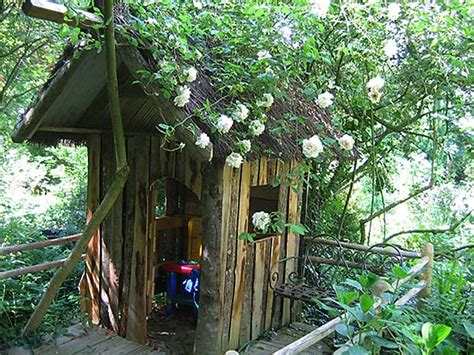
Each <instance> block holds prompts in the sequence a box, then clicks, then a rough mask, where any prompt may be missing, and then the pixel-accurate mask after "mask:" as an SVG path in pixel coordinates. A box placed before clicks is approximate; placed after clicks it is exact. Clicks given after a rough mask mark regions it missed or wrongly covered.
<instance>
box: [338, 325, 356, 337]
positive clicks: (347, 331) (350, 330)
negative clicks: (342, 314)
mask: <svg viewBox="0 0 474 355" xmlns="http://www.w3.org/2000/svg"><path fill="white" fill-rule="evenodd" d="M336 332H337V333H338V334H340V335H342V336H344V337H346V338H351V337H352V335H353V334H354V327H353V326H352V325H347V324H345V323H339V324H338V325H336Z"/></svg>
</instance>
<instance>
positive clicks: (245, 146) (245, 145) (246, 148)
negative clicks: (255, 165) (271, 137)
mask: <svg viewBox="0 0 474 355" xmlns="http://www.w3.org/2000/svg"><path fill="white" fill-rule="evenodd" d="M238 145H239V147H240V150H241V151H242V153H244V154H246V153H248V152H250V149H252V143H250V140H248V139H244V140H243V141H240V142H239V143H238Z"/></svg>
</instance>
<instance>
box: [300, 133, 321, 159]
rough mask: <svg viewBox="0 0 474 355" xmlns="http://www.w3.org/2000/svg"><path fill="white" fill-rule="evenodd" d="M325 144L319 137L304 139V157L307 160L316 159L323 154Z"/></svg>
mask: <svg viewBox="0 0 474 355" xmlns="http://www.w3.org/2000/svg"><path fill="white" fill-rule="evenodd" d="M323 149H324V148H323V143H322V142H321V140H320V139H319V137H318V136H317V135H314V136H312V137H311V138H309V139H303V155H304V156H305V157H306V158H316V157H317V156H318V155H319V154H320V153H322V152H323Z"/></svg>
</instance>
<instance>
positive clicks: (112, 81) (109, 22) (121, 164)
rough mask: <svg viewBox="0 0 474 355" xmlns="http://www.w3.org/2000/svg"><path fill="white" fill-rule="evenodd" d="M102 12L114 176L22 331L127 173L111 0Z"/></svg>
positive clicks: (35, 318)
mask: <svg viewBox="0 0 474 355" xmlns="http://www.w3.org/2000/svg"><path fill="white" fill-rule="evenodd" d="M104 10H105V11H104V16H105V23H106V32H105V52H106V60H107V91H108V94H109V107H110V118H111V121H112V131H113V136H114V148H115V157H116V160H117V172H116V175H115V177H114V181H113V182H112V184H111V186H110V188H109V190H108V191H107V194H106V195H105V197H104V199H103V201H102V202H101V203H100V205H99V207H98V208H97V210H96V211H95V213H94V215H93V216H92V218H91V219H90V221H89V223H88V224H87V226H86V229H85V231H84V233H83V234H82V237H81V239H79V241H78V242H77V244H76V246H75V247H74V249H73V250H72V252H71V255H69V257H68V258H67V260H66V261H65V262H64V264H63V266H62V267H61V268H60V269H59V270H58V271H57V272H56V274H54V276H53V278H52V279H51V281H50V283H49V286H48V288H47V289H46V292H45V293H44V294H43V296H42V297H41V300H40V302H39V304H38V306H37V307H36V309H35V310H34V312H33V314H32V315H31V317H30V319H29V320H28V323H27V324H26V326H25V328H24V329H23V334H25V333H27V332H30V331H33V330H35V329H37V328H38V326H39V325H40V323H41V320H42V319H43V317H44V315H45V314H46V311H47V310H48V307H49V306H50V304H51V302H52V301H53V299H54V297H55V296H56V294H57V292H58V290H59V287H60V286H61V285H62V283H63V282H64V280H65V279H66V278H67V277H68V276H69V274H70V273H71V272H72V271H73V269H74V267H75V266H76V264H77V263H78V262H79V260H80V259H81V255H82V253H83V252H84V250H85V249H86V247H87V244H88V243H89V240H90V239H91V238H92V236H93V235H94V234H95V232H96V231H97V229H98V228H99V226H100V224H101V223H102V221H103V220H104V218H105V217H106V216H107V214H108V213H109V211H110V210H111V208H112V207H113V205H114V204H115V201H116V200H117V198H118V197H119V195H120V193H121V192H122V190H123V187H124V186H125V182H126V181H127V178H128V175H129V168H128V165H127V154H126V148H125V136H124V132H123V122H122V114H121V111H120V97H119V92H118V80H117V59H116V54H115V33H114V15H113V0H105V6H104Z"/></svg>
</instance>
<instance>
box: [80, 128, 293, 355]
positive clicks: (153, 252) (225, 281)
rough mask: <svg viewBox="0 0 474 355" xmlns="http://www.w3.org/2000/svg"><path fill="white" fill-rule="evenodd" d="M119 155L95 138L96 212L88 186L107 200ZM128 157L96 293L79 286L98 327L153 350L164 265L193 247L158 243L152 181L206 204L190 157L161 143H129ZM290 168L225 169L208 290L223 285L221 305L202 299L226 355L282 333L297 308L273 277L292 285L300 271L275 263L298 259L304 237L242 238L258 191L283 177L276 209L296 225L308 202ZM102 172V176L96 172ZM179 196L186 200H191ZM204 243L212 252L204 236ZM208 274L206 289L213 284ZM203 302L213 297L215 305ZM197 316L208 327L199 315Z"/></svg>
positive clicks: (96, 255) (90, 270)
mask: <svg viewBox="0 0 474 355" xmlns="http://www.w3.org/2000/svg"><path fill="white" fill-rule="evenodd" d="M112 147H113V145H112V142H111V138H110V137H107V136H102V138H101V141H98V138H96V141H95V143H92V145H91V146H90V152H91V156H90V172H89V185H90V188H89V193H90V198H89V200H90V201H89V204H88V206H89V208H90V209H93V208H94V203H96V202H94V201H95V200H93V197H94V189H93V188H91V187H93V186H96V189H97V186H100V190H99V191H100V198H103V195H104V194H105V192H106V190H107V188H108V186H109V185H110V183H111V181H112V179H113V175H114V172H115V166H114V155H113V149H112ZM127 154H128V160H129V165H130V169H131V172H130V177H129V180H128V181H127V184H126V186H125V190H124V193H123V196H122V197H121V198H120V199H119V201H118V202H117V204H116V206H114V208H113V210H112V212H111V214H110V215H109V216H108V217H107V219H106V220H105V221H104V223H103V224H102V226H101V231H100V243H98V242H97V240H96V242H95V244H91V245H90V249H89V253H88V262H87V265H88V267H87V272H86V275H85V277H84V280H85V281H84V282H87V283H90V285H85V286H86V287H81V290H83V293H84V294H86V295H90V297H91V301H92V302H89V303H87V304H86V306H85V307H86V308H87V310H88V311H89V312H90V313H91V314H92V315H94V314H96V318H99V317H100V323H101V324H103V325H106V326H107V327H109V328H111V329H112V330H114V331H115V332H117V333H118V334H120V335H122V336H126V337H127V338H129V339H131V340H134V341H137V342H140V343H144V342H146V341H147V329H146V316H147V314H148V312H149V311H150V309H151V301H152V298H153V292H154V272H155V268H156V265H157V263H158V262H160V260H161V259H162V258H166V259H170V257H171V258H172V256H177V254H178V253H180V252H182V251H183V250H186V248H185V247H186V245H185V242H186V241H183V238H181V236H180V235H178V234H179V233H178V234H176V233H177V232H173V233H171V232H170V233H168V234H165V235H161V234H160V235H159V237H158V238H157V231H156V230H155V223H154V206H155V203H156V183H155V182H156V180H157V179H160V178H162V177H168V178H174V179H176V180H177V181H180V182H182V183H184V185H185V186H187V187H188V188H189V189H190V190H191V191H193V192H194V193H195V194H196V195H197V196H198V197H199V198H201V193H202V184H203V181H202V180H203V179H202V174H201V169H202V166H201V164H200V163H197V162H196V161H194V160H193V159H191V158H189V156H188V155H187V154H186V153H180V152H170V151H166V150H163V149H161V148H160V139H159V138H157V137H150V136H133V137H128V138H127ZM213 164H215V163H213ZM292 164H293V163H291V164H290V163H285V162H282V161H277V160H269V159H267V158H262V159H260V160H258V161H252V162H246V163H244V164H243V166H242V168H241V169H232V168H230V167H229V166H227V165H222V166H223V168H222V169H223V171H222V173H221V174H219V176H220V177H219V178H220V179H222V180H221V182H222V190H221V191H222V196H221V199H222V205H219V206H220V207H219V208H220V209H221V210H220V216H218V217H216V219H215V221H218V220H219V218H220V219H221V221H222V223H221V224H220V228H219V231H218V234H215V231H214V232H213V234H212V235H214V237H215V238H219V239H218V240H219V243H218V245H217V249H214V251H215V253H217V254H215V255H214V256H215V257H216V258H217V259H218V261H219V264H218V265H219V270H217V269H216V267H217V265H215V264H214V266H213V267H214V269H212V270H213V271H212V270H211V271H212V272H213V273H214V274H213V275H215V276H216V277H217V279H215V280H213V279H212V278H208V281H207V282H208V283H209V284H210V285H211V284H213V285H214V284H215V286H217V285H219V286H218V287H219V292H218V293H217V294H216V296H217V298H215V297H213V296H212V292H216V290H215V289H213V290H208V291H209V292H207V291H206V290H205V284H206V283H204V282H203V284H202V287H203V289H202V290H201V295H202V299H201V301H202V304H201V307H202V309H205V308H206V307H205V304H204V303H205V302H215V303H216V304H215V305H211V307H217V308H216V309H217V311H216V310H213V311H210V309H209V312H210V313H208V315H216V314H220V315H221V316H220V317H219V318H216V319H215V320H214V321H215V322H216V323H215V324H209V325H208V326H211V327H212V332H213V334H216V336H217V338H216V339H215V341H216V343H217V347H218V349H220V350H222V351H225V350H227V349H237V348H239V347H240V346H242V345H244V344H245V343H247V342H249V341H251V340H254V339H256V338H257V337H258V336H259V335H261V334H262V333H263V332H264V331H267V330H270V329H271V328H279V327H281V326H283V325H285V324H286V323H288V322H289V321H290V319H291V304H290V303H289V302H287V301H286V300H285V301H284V300H282V299H281V298H280V297H277V296H275V295H274V293H273V291H272V290H271V286H272V284H273V285H274V283H275V282H276V280H275V279H272V275H273V274H274V273H276V272H277V271H278V272H279V275H280V277H288V275H289V273H291V272H292V271H293V270H294V268H295V267H296V265H290V267H288V268H287V270H284V269H283V264H278V260H279V259H282V258H284V257H286V256H290V255H297V253H298V245H299V238H298V237H297V236H294V235H292V234H291V233H289V232H288V231H285V232H284V233H283V234H282V235H278V236H273V237H268V238H264V239H262V240H258V241H256V242H254V243H249V242H248V241H243V240H239V235H240V234H241V233H242V232H245V231H247V230H248V225H249V218H250V216H249V214H250V212H249V211H250V194H251V189H252V187H253V186H262V185H270V184H272V183H273V182H274V181H276V180H277V178H278V181H279V182H280V185H279V187H278V189H279V202H278V210H279V211H280V212H281V213H282V215H283V216H284V217H285V218H287V220H289V221H291V222H294V223H297V222H298V221H299V214H300V205H301V196H300V194H299V193H298V192H296V191H294V190H292V189H291V187H290V181H289V180H288V179H286V178H285V177H286V176H287V173H288V171H289V170H290V169H291V168H293V167H294V164H293V165H292ZM98 165H100V169H97V166H98ZM97 171H99V174H98V173H97ZM178 187H179V184H170V185H169V186H168V187H167V188H168V189H170V190H172V189H176V188H178ZM173 193H177V195H183V194H185V192H184V191H173ZM97 194H98V193H97V192H96V193H95V195H97ZM183 196H184V195H183ZM96 197H97V196H96ZM96 200H97V198H96ZM169 203H170V206H167V208H168V209H169V213H171V212H173V211H174V212H175V213H182V212H183V211H182V210H183V208H184V207H183V206H182V205H179V203H178V205H177V206H172V205H171V204H172V201H169ZM203 213H204V214H203V225H205V224H206V222H205V220H206V218H209V217H211V216H209V215H207V216H206V214H205V213H206V211H205V210H203ZM171 214H172V213H171ZM97 238H99V237H97ZM203 239H204V242H203V243H206V235H205V233H204V236H203ZM93 240H94V239H93ZM207 242H209V241H208V240H207ZM180 243H182V244H183V245H181V244H180ZM94 246H95V247H94ZM182 247H183V248H182ZM203 247H204V248H205V244H203ZM204 253H206V251H205V252H204ZM175 254H176V255H175ZM204 258H206V255H205V256H204ZM94 265H96V266H97V265H100V282H99V281H97V282H98V283H99V285H98V289H97V287H96V288H93V287H92V285H94V283H93V278H94V277H97V276H98V275H97V272H95V271H94V270H95V269H94ZM204 265H205V263H203V270H202V272H203V275H202V277H203V281H204V279H205V278H206V276H205V273H206V268H205V267H204ZM212 272H211V273H212ZM207 276H211V275H207ZM206 292H207V293H206ZM206 294H209V297H208V298H209V300H208V301H206V297H205V295H206ZM94 302H95V303H94ZM94 305H95V306H94ZM94 309H95V313H94ZM216 312H217V313H216ZM201 313H202V314H204V313H205V312H201ZM199 317H200V319H201V314H200V316H199ZM203 317H204V316H203ZM208 329H209V328H208ZM198 330H199V322H198ZM200 341H204V339H200V338H199V337H198V338H197V340H196V349H198V348H199V342H200ZM207 341H208V339H207Z"/></svg>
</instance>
